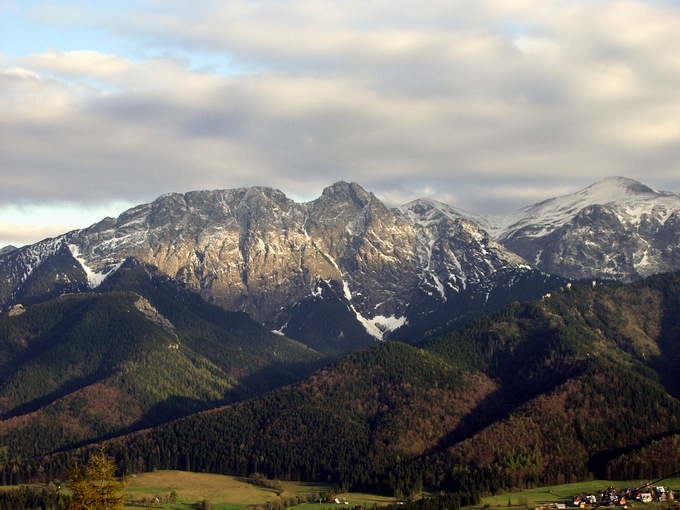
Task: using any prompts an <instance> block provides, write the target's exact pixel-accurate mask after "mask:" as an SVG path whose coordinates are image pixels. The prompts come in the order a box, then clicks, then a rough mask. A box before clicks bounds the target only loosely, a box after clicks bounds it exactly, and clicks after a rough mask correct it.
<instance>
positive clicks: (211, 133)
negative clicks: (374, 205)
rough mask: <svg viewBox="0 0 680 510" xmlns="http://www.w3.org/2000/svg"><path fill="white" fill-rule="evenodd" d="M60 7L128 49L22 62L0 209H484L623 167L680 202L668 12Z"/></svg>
mask: <svg viewBox="0 0 680 510" xmlns="http://www.w3.org/2000/svg"><path fill="white" fill-rule="evenodd" d="M51 5H52V7H53V8H54V11H55V13H54V16H53V17H54V19H55V21H54V25H55V26H56V27H61V28H62V29H68V30H80V29H85V30H89V31H90V32H88V33H93V32H92V31H98V32H97V33H100V34H108V36H109V37H111V38H112V39H111V41H114V40H115V41H116V44H117V45H118V46H117V47H119V48H120V51H119V52H114V51H111V47H113V46H115V45H114V44H113V43H111V44H108V45H106V46H107V48H106V50H104V49H99V48H100V47H99V46H98V42H97V41H95V40H93V41H92V42H91V43H90V46H84V47H83V48H81V49H78V50H68V51H67V50H64V49H61V48H59V41H57V40H55V41H54V42H53V46H52V47H50V48H45V51H43V52H40V53H36V54H33V55H29V56H24V57H20V58H19V57H10V56H7V55H1V56H0V130H1V133H0V135H2V136H0V165H2V168H3V176H2V186H0V203H5V204H10V203H14V201H15V200H17V198H18V197H20V198H21V199H22V200H24V201H34V202H36V203H38V202H41V201H50V200H54V199H63V200H68V201H81V202H83V203H96V202H98V201H109V200H125V201H127V202H131V203H134V202H135V201H145V200H152V199H153V198H155V197H156V196H158V195H159V194H161V193H163V192H166V191H186V190H190V189H197V188H223V187H233V186H248V185H255V184H258V185H271V186H274V187H279V188H281V189H283V190H284V191H285V192H286V193H288V194H289V195H291V196H299V197H304V198H307V199H311V198H314V196H316V195H318V193H320V191H321V189H322V188H323V187H324V186H326V185H328V184H330V183H332V182H334V181H336V180H340V179H344V180H353V181H357V182H359V183H361V184H362V185H364V186H365V187H367V188H368V189H370V190H371V191H374V192H375V193H376V194H377V195H378V196H383V197H387V198H386V199H388V200H396V199H397V198H398V197H401V198H403V199H404V201H407V200H410V199H413V198H416V197H417V196H418V194H419V193H430V192H432V193H433V194H434V196H433V198H437V199H440V200H442V201H444V202H447V201H448V202H449V203H451V204H452V205H456V206H459V207H464V208H467V209H470V210H472V211H479V212H484V211H485V210H498V209H501V208H514V207H519V206H521V205H526V202H525V201H526V200H533V199H534V198H535V199H537V200H539V199H543V198H548V197H549V196H552V195H551V194H552V193H553V191H555V190H560V191H567V190H574V189H576V188H577V187H580V186H582V185H587V184H589V183H591V182H593V181H595V180H597V179H599V178H603V177H606V176H610V175H615V174H622V175H627V176H629V177H632V178H638V179H640V180H643V181H645V182H647V183H648V184H650V185H652V186H655V187H659V188H661V189H664V186H665V187H666V189H667V187H668V186H670V187H671V188H672V189H680V175H679V173H678V170H677V161H678V156H680V149H678V139H679V137H680V127H679V124H678V120H677V119H678V118H680V115H679V113H680V53H678V52H677V51H672V49H674V48H680V33H679V32H678V30H677V26H680V8H678V7H673V6H672V5H671V4H668V3H661V2H658V3H657V2H642V1H641V0H640V1H634V0H627V1H605V0H603V1H598V2H586V1H570V2H566V1H547V2H546V1H540V2H539V1H531V0H526V1H519V2H507V1H506V0H481V1H464V0H460V1H454V2H439V1H436V2H435V1H426V2H424V3H422V2H415V3H414V2H404V1H398V0H381V1H376V2H369V3H366V2H359V1H354V0H348V1H347V2H342V3H339V4H338V3H331V2H324V1H314V0H286V1H277V2H249V1H245V0H243V1H236V0H232V1H226V2H225V1H220V2H211V1H206V2H199V3H192V4H188V3H186V2H176V1H170V0H166V1H161V0H154V1H153V2H151V1H149V2H134V3H131V2H126V3H122V4H120V5H118V4H117V6H114V5H113V4H112V5H108V6H107V7H106V8H103V7H102V8H100V7H96V8H93V7H92V5H94V4H88V3H83V2H73V3H72V4H70V6H71V8H69V9H67V10H64V11H63V12H62V11H60V8H61V7H62V6H61V4H60V2H54V3H52V4H51ZM57 11H59V12H61V14H57ZM36 12H37V11H36ZM43 12H47V11H43ZM41 20H42V22H43V23H49V22H50V21H49V20H50V17H49V16H48V17H45V16H42V17H41ZM121 41H125V44H122V43H121ZM225 70H226V71H227V72H225ZM650 169H653V172H651V173H650ZM654 179H658V182H655V181H654ZM428 190H429V191H428ZM541 190H544V191H545V193H544V194H543V195H542V196H541ZM0 214H1V213H0ZM0 220H4V218H1V217H0Z"/></svg>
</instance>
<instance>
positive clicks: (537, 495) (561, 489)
mask: <svg viewBox="0 0 680 510" xmlns="http://www.w3.org/2000/svg"><path fill="white" fill-rule="evenodd" d="M647 483H649V480H633V481H629V482H621V481H617V482H612V481H607V480H593V481H588V482H580V483H570V484H565V485H555V486H549V487H540V488H536V489H526V490H523V491H519V492H513V493H509V494H502V495H499V496H489V497H487V498H483V499H482V506H487V505H488V506H489V507H508V506H511V507H522V508H527V507H528V508H535V507H538V506H543V505H547V504H550V503H564V502H565V501H569V500H571V498H572V496H575V495H578V494H595V493H597V492H598V491H601V490H603V489H606V488H608V487H616V488H617V489H631V488H636V487H641V486H643V485H645V484H647ZM659 485H663V486H664V487H668V488H670V489H673V491H675V492H676V494H677V493H678V490H679V489H680V478H669V479H667V480H664V481H663V482H660V483H659ZM636 504H637V505H640V506H644V507H645V508H652V506H653V505H649V506H647V505H644V504H643V503H637V502H636ZM629 506H630V505H629Z"/></svg>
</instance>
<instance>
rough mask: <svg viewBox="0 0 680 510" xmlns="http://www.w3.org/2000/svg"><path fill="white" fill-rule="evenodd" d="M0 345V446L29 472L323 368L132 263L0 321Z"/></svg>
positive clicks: (297, 347) (305, 353) (312, 355)
mask: <svg viewBox="0 0 680 510" xmlns="http://www.w3.org/2000/svg"><path fill="white" fill-rule="evenodd" d="M0 339H2V342H1V343H0V413H2V414H1V415H0V416H1V418H2V419H1V420H0V445H1V447H2V452H3V456H4V461H5V462H9V463H12V462H13V461H15V460H17V459H21V461H20V462H21V463H24V462H28V464H30V465H32V464H31V463H30V461H28V460H27V459H31V458H33V457H36V456H41V455H44V454H46V453H49V452H52V451H54V450H58V449H62V448H66V447H73V446H75V445H78V444H83V443H86V442H91V441H96V440H99V439H101V438H103V437H110V436H113V435H118V434H120V433H122V432H129V431H131V430H135V429H138V428H142V427H148V426H153V425H158V424H160V423H163V422H165V421H167V420H170V419H174V418H177V417H179V416H184V415H187V414H191V413H194V412H196V411H200V410H205V409H209V408H211V407H215V406H216V405H221V404H224V403H227V402H234V401H238V400H241V399H244V398H248V397H252V396H254V395H258V394H261V393H263V392H265V391H268V390H270V389H273V388H276V387H279V386H281V385H283V384H286V383H289V382H292V381H296V380H298V379H300V378H301V377H303V376H305V375H307V374H309V373H310V372H311V371H312V370H313V369H315V368H317V367H318V366H319V363H320V362H321V356H320V355H319V354H318V353H317V352H315V351H313V350H311V349H309V348H307V347H305V346H303V345H301V344H299V343H297V342H294V341H292V340H289V339H287V338H285V337H283V336H281V335H276V334H273V333H271V332H268V331H266V330H265V329H264V328H262V327H261V326H260V325H258V324H257V323H255V322H254V321H253V320H252V319H251V318H250V317H248V316H247V315H246V314H241V313H233V312H227V311H225V310H223V309H221V308H218V307H215V306H211V305H208V304H207V303H205V302H204V301H203V300H202V299H201V298H200V296H198V295H196V294H193V293H191V292H187V291H186V290H185V289H183V287H182V286H181V285H178V284H177V283H176V282H174V281H172V280H170V279H169V278H167V277H164V276H162V275H159V274H157V273H156V272H155V271H154V270H153V269H151V268H148V267H145V266H142V265H139V264H136V263H133V262H130V263H129V265H128V266H126V267H123V268H121V269H120V270H119V271H118V272H117V273H116V274H115V275H114V276H113V277H112V278H111V279H110V280H108V281H107V282H106V284H105V285H102V286H101V287H100V288H99V289H98V291H97V292H89V293H79V294H67V295H63V296H61V297H60V298H57V299H54V300H49V301H46V302H43V303H39V304H35V305H31V306H27V307H25V308H21V309H19V310H14V311H13V313H11V314H2V315H0ZM5 465H7V464H5ZM5 481H14V480H13V479H12V478H11V475H9V478H7V477H6V478H5Z"/></svg>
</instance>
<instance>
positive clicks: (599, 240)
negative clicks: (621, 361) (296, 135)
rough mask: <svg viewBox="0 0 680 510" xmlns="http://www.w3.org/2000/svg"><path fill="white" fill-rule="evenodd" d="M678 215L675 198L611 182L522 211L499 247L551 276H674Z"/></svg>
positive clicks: (679, 257)
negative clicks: (666, 274) (657, 273)
mask: <svg viewBox="0 0 680 510" xmlns="http://www.w3.org/2000/svg"><path fill="white" fill-rule="evenodd" d="M678 214H680V195H679V194H676V193H671V192H662V191H657V190H654V189H652V188H650V187H648V186H646V185H644V184H642V183H640V182H637V181H635V180H632V179H627V178H625V177H610V178H608V179H604V180H603V181H600V182H598V183H595V184H593V185H591V186H589V187H587V188H585V189H583V190H581V191H577V192H576V193H572V194H569V195H564V196H560V197H555V198H551V199H548V200H545V201H543V202H540V203H538V204H535V205H532V206H529V207H525V208H523V209H520V210H519V211H518V212H517V213H516V214H515V215H514V216H513V217H512V220H511V221H507V222H506V224H505V226H504V227H503V228H502V229H500V231H499V232H498V240H499V242H501V243H503V244H504V245H505V246H506V247H507V248H510V249H511V250H512V251H514V252H516V253H518V254H520V255H522V256H523V257H524V258H526V259H527V260H528V261H530V262H532V263H534V264H536V266H537V267H539V268H541V269H543V270H544V271H547V272H550V273H554V274H559V275H562V276H567V277H570V278H593V277H595V278H615V279H623V280H626V279H631V278H636V277H638V276H645V275H649V274H653V273H655V272H660V271H672V270H677V269H680V253H679V252H678V249H679V246H678V243H679V239H678V236H677V231H676V230H675V229H676V228H677V227H676V225H677V222H678ZM673 232H674V233H675V234H673Z"/></svg>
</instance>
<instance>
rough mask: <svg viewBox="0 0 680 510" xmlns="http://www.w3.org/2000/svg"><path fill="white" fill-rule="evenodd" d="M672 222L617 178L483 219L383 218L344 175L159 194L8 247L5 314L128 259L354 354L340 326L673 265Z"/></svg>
mask: <svg viewBox="0 0 680 510" xmlns="http://www.w3.org/2000/svg"><path fill="white" fill-rule="evenodd" d="M679 214H680V195H678V194H674V193H669V192H658V191H654V190H652V189H651V188H648V187H647V186H644V185H643V184H640V183H638V182H635V181H632V180H629V179H624V178H620V177H617V178H611V179H607V180H605V181H602V182H600V183H597V184H595V185H593V186H591V187H589V188H587V189H585V190H582V191H580V192H578V193H574V194H572V195H567V196H564V197H558V198H554V199H550V200H547V201H545V202H542V203H540V204H536V205H534V206H530V207H527V208H524V209H521V210H520V211H518V212H517V213H515V214H514V215H511V216H509V217H506V218H495V219H493V220H492V219H489V218H484V217H481V216H478V215H473V214H469V213H466V212H464V211H461V210H459V209H456V208H454V207H451V206H447V205H444V204H441V203H438V202H435V201H432V200H416V201H414V202H411V203H409V204H407V205H405V206H402V207H399V208H396V209H388V208H387V207H385V206H384V204H382V202H380V201H379V200H378V199H377V198H376V197H375V196H374V195H373V194H372V193H369V192H367V191H366V190H364V189H363V188H361V187H360V186H359V185H357V184H350V183H346V182H339V183H336V184H334V185H332V186H330V187H328V188H326V189H325V190H324V192H323V194H322V196H321V197H319V198H318V199H316V200H314V201H312V202H309V203H305V204H299V203H295V202H293V201H292V200H290V199H288V198H287V197H286V196H285V195H284V194H283V193H281V192H280V191H277V190H274V189H270V188H262V187H257V188H244V189H233V190H219V191H195V192H189V193H185V194H169V195H164V196H162V197H160V198H158V199H157V200H155V201H154V202H152V203H150V204H143V205H140V206H138V207H135V208H133V209H130V210H128V211H125V212H124V213H122V214H121V215H120V216H119V217H118V218H115V219H114V218H106V219H104V220H102V221H101V222H99V223H97V224H95V225H93V226H91V227H89V228H85V229H82V230H76V231H73V232H69V233H65V234H63V235H61V236H58V237H56V238H53V239H48V240H45V241H42V242H39V243H36V244H33V245H30V246H26V247H23V248H20V249H14V250H5V252H4V254H2V255H0V306H2V307H4V308H7V307H9V306H11V305H13V304H17V303H24V304H26V303H32V302H39V301H40V300H43V299H46V298H49V297H54V296H56V295H59V294H61V293H64V292H73V291H75V292H79V291H82V290H85V289H88V288H94V287H96V286H97V285H98V284H99V283H100V282H101V281H103V280H104V279H105V278H106V276H107V275H109V274H112V273H113V272H115V270H116V269H117V268H118V267H120V265H121V264H122V263H123V262H124V261H125V260H126V259H128V258H134V259H136V260H139V261H141V262H144V263H146V264H150V265H153V266H155V267H157V268H158V269H159V270H160V271H161V272H162V273H164V274H166V275H167V276H169V277H171V278H174V279H176V280H178V281H180V282H183V283H185V284H187V285H188V286H189V287H191V288H193V289H195V290H196V291H198V292H200V293H201V295H202V296H204V298H205V299H206V300H208V301H209V302H211V303H214V304H217V305H219V306H221V307H223V308H225V309H228V310H233V311H244V312H246V313H248V314H250V315H251V316H252V317H253V318H255V319H256V320H257V321H259V322H261V323H263V324H265V325H266V326H267V327H268V328H270V329H272V330H276V331H280V332H282V333H284V334H286V335H288V336H289V337H291V338H295V339H298V340H300V341H303V342H308V343H309V342H311V343H316V344H317V345H316V346H317V347H318V346H319V345H318V342H319V335H320V334H323V336H324V337H325V338H324V339H323V342H327V343H329V345H330V344H334V345H335V347H333V348H334V349H336V350H337V351H339V352H348V351H351V350H353V347H352V346H347V347H346V348H345V347H344V346H343V341H342V338H343V337H347V336H348V333H349V331H350V330H351V332H352V335H353V336H355V335H359V336H364V337H367V338H378V339H389V338H400V339H406V338H411V339H417V338H422V337H423V335H426V334H427V333H432V332H434V331H437V330H443V329H446V328H450V327H452V326H454V325H456V324H459V323H461V322H462V321H465V320H468V319H469V318H471V317H474V316H477V315H479V314H480V313H485V312H488V311H491V310H493V309H495V308H497V307H498V306H501V305H503V304H505V303H509V302H512V301H514V300H518V299H530V298H537V297H539V296H540V295H542V294H544V293H545V292H548V291H549V290H550V289H551V288H554V287H558V286H560V285H562V284H563V283H564V281H565V279H572V280H573V279H576V280H578V279H612V280H619V281H630V280H633V279H636V278H639V277H641V276H646V275H650V274H655V273H659V272H668V271H676V270H679V269H680V222H679V221H678V217H679V216H678V215H679ZM320 314H323V316H324V324H323V327H322V328H321V329H320V328H319V324H317V323H315V317H318V316H319V315H320ZM443 316H446V317H447V319H446V320H445V321H444V322H442V319H441V317H443ZM433 317H436V318H437V319H436V320H434V321H433V320H432V318H433ZM348 328H349V330H348ZM328 348H331V347H330V346H329V347H328Z"/></svg>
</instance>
